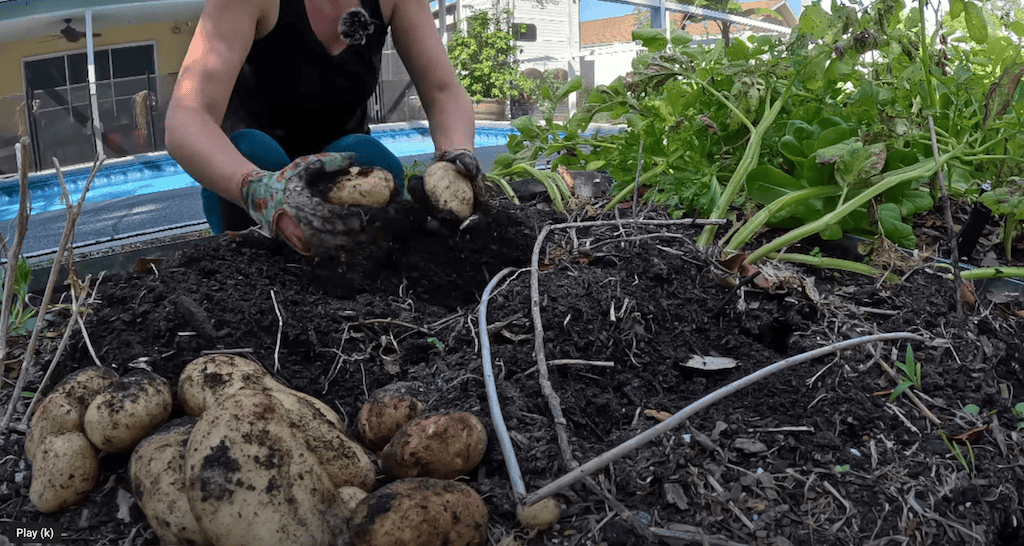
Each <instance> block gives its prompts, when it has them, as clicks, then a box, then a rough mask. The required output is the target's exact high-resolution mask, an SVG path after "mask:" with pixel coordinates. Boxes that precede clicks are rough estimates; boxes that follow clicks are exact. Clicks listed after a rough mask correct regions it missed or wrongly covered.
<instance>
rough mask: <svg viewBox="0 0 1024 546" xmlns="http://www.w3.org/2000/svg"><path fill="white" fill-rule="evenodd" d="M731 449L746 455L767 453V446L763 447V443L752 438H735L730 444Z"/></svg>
mask: <svg viewBox="0 0 1024 546" xmlns="http://www.w3.org/2000/svg"><path fill="white" fill-rule="evenodd" d="M732 447H733V449H736V450H738V451H742V452H743V453H746V454H747V455H756V454H758V453H764V452H765V451H768V446H766V445H764V443H763V442H761V441H759V440H754V439H752V438H736V440H735V441H733V443H732Z"/></svg>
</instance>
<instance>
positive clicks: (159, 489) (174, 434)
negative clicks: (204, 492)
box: [128, 417, 210, 546]
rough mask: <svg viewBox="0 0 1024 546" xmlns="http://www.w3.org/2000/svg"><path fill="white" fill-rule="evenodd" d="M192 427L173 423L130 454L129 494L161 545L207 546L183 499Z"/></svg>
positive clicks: (181, 420) (184, 422) (186, 421)
mask: <svg viewBox="0 0 1024 546" xmlns="http://www.w3.org/2000/svg"><path fill="white" fill-rule="evenodd" d="M194 425H195V419H193V418H191V417H182V418H179V419H175V420H173V421H171V422H169V423H166V424H164V426H162V427H160V428H159V429H157V430H156V431H155V432H154V433H153V434H151V435H149V436H147V437H146V439H144V440H142V442H140V443H139V445H138V446H136V447H135V451H133V452H132V458H131V461H130V463H129V467H128V472H129V476H130V477H131V483H132V494H133V495H134V496H135V500H136V501H138V503H139V507H140V508H142V513H143V514H145V515H146V519H147V520H148V521H149V525H150V527H152V528H153V532H155V533H156V536H157V538H159V539H160V543H161V544H188V545H190V546H209V545H210V541H209V539H207V538H206V535H204V534H203V530H202V529H200V528H199V523H198V522H196V518H195V517H194V516H193V515H192V509H191V508H190V507H189V503H188V497H187V496H186V495H185V446H186V445H187V444H188V437H189V435H190V434H191V433H192V428H193V426H194Z"/></svg>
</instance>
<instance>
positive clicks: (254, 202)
mask: <svg viewBox="0 0 1024 546" xmlns="http://www.w3.org/2000/svg"><path fill="white" fill-rule="evenodd" d="M353 159H354V156H353V155H352V154H347V153H345V154H341V153H321V154H315V155H309V156H304V157H300V158H299V159H296V160H295V161H293V162H292V163H291V164H290V165H288V166H287V167H285V168H284V169H281V170H280V171H277V172H271V171H264V170H261V169H257V170H254V171H252V172H250V173H248V174H246V175H245V177H244V178H243V179H242V198H243V200H244V202H245V207H246V210H247V211H248V212H249V215H250V216H252V217H253V219H254V220H256V222H257V223H258V224H259V225H260V227H261V229H262V230H263V232H264V233H265V234H266V235H269V236H273V235H280V236H281V237H282V238H284V240H285V241H287V242H288V244H289V245H291V246H292V247H293V248H295V250H297V251H298V252H299V253H301V254H304V255H307V256H308V255H312V254H321V253H328V254H330V253H333V251H334V249H335V248H336V247H338V246H341V245H344V244H346V243H347V242H349V241H350V240H352V239H353V238H354V237H355V236H356V235H357V234H358V232H359V231H360V230H361V229H362V227H363V223H362V215H361V214H359V213H358V211H355V214H350V213H351V212H353V211H351V210H349V207H350V206H369V207H384V206H385V205H387V204H388V202H389V201H390V200H391V197H392V194H393V193H394V190H395V183H394V179H393V177H392V176H391V173H390V172H388V171H386V170H384V169H379V168H361V167H358V166H356V164H355V163H354V161H353Z"/></svg>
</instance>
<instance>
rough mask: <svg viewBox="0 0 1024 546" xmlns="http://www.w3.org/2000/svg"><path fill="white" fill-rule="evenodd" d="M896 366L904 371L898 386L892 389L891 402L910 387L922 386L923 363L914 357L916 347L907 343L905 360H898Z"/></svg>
mask: <svg viewBox="0 0 1024 546" xmlns="http://www.w3.org/2000/svg"><path fill="white" fill-rule="evenodd" d="M896 367H897V368H899V369H900V370H902V371H903V374H904V375H903V377H902V378H901V379H900V382H899V384H898V385H896V388H895V389H893V390H892V394H890V395H889V402H892V401H894V400H896V399H897V398H898V397H899V396H900V395H901V394H903V393H904V392H905V391H906V390H907V389H909V388H910V387H917V388H918V389H920V388H921V384H922V380H921V363H920V362H917V361H916V360H915V359H914V349H912V348H911V347H910V345H907V352H906V357H905V358H904V361H903V362H897V363H896Z"/></svg>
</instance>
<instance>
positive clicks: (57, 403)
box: [25, 366, 117, 461]
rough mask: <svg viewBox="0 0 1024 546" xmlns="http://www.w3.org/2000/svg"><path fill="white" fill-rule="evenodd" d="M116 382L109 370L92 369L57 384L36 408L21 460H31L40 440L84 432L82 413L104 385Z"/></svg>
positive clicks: (114, 374) (81, 371)
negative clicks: (67, 433) (24, 458)
mask: <svg viewBox="0 0 1024 546" xmlns="http://www.w3.org/2000/svg"><path fill="white" fill-rule="evenodd" d="M115 379H117V373H116V372H114V370H111V369H110V368H102V367H100V366H92V367H89V368H83V369H81V370H78V371H77V372H74V373H72V374H70V375H68V376H67V377H65V378H64V379H62V380H61V381H60V383H57V386H56V387H54V388H53V391H52V392H51V393H50V394H49V395H48V396H47V397H46V398H44V399H43V401H42V402H40V403H39V405H38V406H36V410H35V413H33V414H32V421H31V424H30V428H29V431H28V437H27V438H25V456H26V457H28V460H29V461H32V460H34V459H35V453H36V450H37V449H38V448H39V444H40V443H41V442H42V441H43V438H46V437H47V436H49V435H51V434H55V433H58V432H84V431H85V429H84V428H83V427H84V424H83V421H85V410H86V409H87V408H88V407H89V403H90V402H92V399H93V398H95V397H96V395H98V394H99V393H101V392H103V390H104V389H106V388H107V385H109V384H111V383H113V382H114V380H115Z"/></svg>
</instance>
